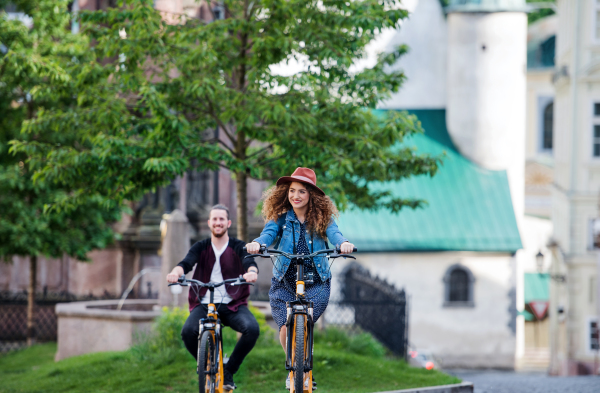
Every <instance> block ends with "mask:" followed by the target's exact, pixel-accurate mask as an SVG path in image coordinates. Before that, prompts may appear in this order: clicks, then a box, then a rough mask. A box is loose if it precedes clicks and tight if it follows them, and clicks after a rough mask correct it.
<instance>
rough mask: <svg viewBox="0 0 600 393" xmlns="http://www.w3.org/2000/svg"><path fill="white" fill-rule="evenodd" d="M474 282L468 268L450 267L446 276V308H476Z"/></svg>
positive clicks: (458, 265)
mask: <svg viewBox="0 0 600 393" xmlns="http://www.w3.org/2000/svg"><path fill="white" fill-rule="evenodd" d="M474 282H475V278H474V277H473V274H472V273H471V271H470V270H469V269H468V268H467V267H466V266H463V265H460V264H455V265H452V266H450V267H449V268H448V270H447V271H446V274H445V275H444V285H445V288H446V290H445V298H444V307H474V306H475V303H474V302H473V283H474Z"/></svg>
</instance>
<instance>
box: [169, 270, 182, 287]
mask: <svg viewBox="0 0 600 393" xmlns="http://www.w3.org/2000/svg"><path fill="white" fill-rule="evenodd" d="M181 276H183V268H182V267H181V266H175V267H174V268H173V270H171V273H169V274H167V282H168V283H169V284H174V283H176V282H177V280H178V279H179V277H181Z"/></svg>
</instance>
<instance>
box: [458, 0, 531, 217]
mask: <svg viewBox="0 0 600 393" xmlns="http://www.w3.org/2000/svg"><path fill="white" fill-rule="evenodd" d="M446 12H447V20H448V49H447V53H448V64H447V78H446V80H447V87H446V92H447V93H446V95H447V102H446V108H447V112H446V120H447V124H448V131H449V132H450V135H451V137H452V139H453V141H454V143H455V144H456V146H457V147H458V149H459V150H460V152H461V153H462V154H463V155H464V156H466V157H468V158H469V159H471V160H472V161H474V162H476V163H477V164H479V165H481V166H482V167H484V168H487V169H493V170H506V171H507V173H508V181H509V184H510V191H511V196H512V201H513V206H514V210H515V215H516V217H517V222H518V224H519V227H521V222H522V217H523V211H524V162H525V126H526V111H525V97H526V96H525V88H526V63H527V59H526V42H527V39H526V38H527V16H526V14H525V1H524V0H450V5H449V7H447V8H446Z"/></svg>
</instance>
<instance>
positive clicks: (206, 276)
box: [167, 205, 259, 390]
mask: <svg viewBox="0 0 600 393" xmlns="http://www.w3.org/2000/svg"><path fill="white" fill-rule="evenodd" d="M230 226H231V220H230V219H229V209H227V207H225V206H223V205H215V206H213V207H212V209H211V210H210V214H209V218H208V227H209V228H210V231H211V233H212V235H211V237H210V239H205V240H202V241H199V242H197V243H196V244H194V245H193V246H192V248H191V249H190V251H189V252H188V254H187V255H186V257H185V258H184V259H183V261H181V262H180V263H179V264H178V265H177V266H175V268H173V270H172V271H171V273H169V274H168V275H167V281H168V282H169V283H175V282H177V279H178V278H179V277H181V276H182V275H184V274H186V273H188V272H190V271H191V270H192V269H193V268H194V265H196V270H195V271H194V274H193V278H194V279H196V280H199V281H202V282H210V281H212V282H221V281H223V280H227V279H230V278H237V277H239V276H240V275H243V276H244V278H245V279H246V281H248V282H255V281H256V279H257V278H258V267H257V266H256V262H254V260H253V259H247V260H245V261H244V256H245V255H248V254H247V253H246V252H245V251H243V247H244V246H245V245H246V243H245V242H243V241H241V240H238V239H235V238H230V237H229V235H228V233H227V230H228V228H229V227H230ZM249 295H250V290H249V287H248V286H247V285H242V286H236V287H231V286H229V285H223V286H221V287H218V288H216V289H215V294H214V303H215V305H216V307H217V310H218V312H219V316H220V318H221V321H222V322H223V324H224V325H225V326H229V327H231V328H232V329H233V330H235V331H237V332H240V333H241V334H242V337H241V338H240V339H239V340H238V342H237V344H236V346H235V349H234V350H233V353H232V354H231V357H230V358H229V361H228V362H227V364H226V365H225V366H224V372H223V374H224V375H223V377H224V383H223V388H224V389H225V390H233V389H235V384H234V383H233V375H234V374H235V373H236V372H237V370H238V369H239V368H240V365H241V364H242V361H243V360H244V358H245V357H246V355H248V353H249V352H250V351H251V350H252V348H253V347H254V344H255V343H256V340H257V339H258V334H259V328H258V322H256V318H254V315H252V313H251V312H250V310H248V296H249ZM198 297H199V298H200V299H201V302H200V304H199V303H198V300H197V298H196V294H195V293H193V291H192V290H190V294H189V303H190V316H189V317H188V319H187V320H186V321H185V324H184V325H183V329H182V331H181V338H182V339H183V342H184V344H185V346H186V348H187V350H188V351H189V352H190V353H191V354H192V356H194V358H196V357H197V354H198V334H199V322H200V319H201V318H206V314H207V304H208V303H209V300H210V292H208V290H207V289H206V288H202V289H201V290H200V293H199V296H198Z"/></svg>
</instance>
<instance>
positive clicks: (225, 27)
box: [16, 0, 439, 239]
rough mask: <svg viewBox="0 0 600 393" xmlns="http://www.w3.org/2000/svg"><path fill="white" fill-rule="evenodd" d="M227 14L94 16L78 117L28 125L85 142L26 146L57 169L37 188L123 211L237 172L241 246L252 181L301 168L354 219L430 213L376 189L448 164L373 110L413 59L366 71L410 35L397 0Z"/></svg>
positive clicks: (245, 2) (271, 3)
mask: <svg viewBox="0 0 600 393" xmlns="http://www.w3.org/2000/svg"><path fill="white" fill-rule="evenodd" d="M206 4H208V5H209V8H208V9H210V7H211V6H212V5H214V2H206ZM221 4H222V5H223V7H224V10H225V12H224V16H225V18H224V19H221V20H214V21H213V22H212V23H207V22H205V21H203V20H200V19H193V18H188V17H185V16H178V15H165V14H164V13H163V14H161V13H160V12H158V11H156V10H155V9H154V8H153V1H151V0H132V1H127V2H126V4H125V5H123V3H122V2H121V3H120V6H119V7H117V8H112V9H107V10H104V11H99V12H88V13H82V14H81V21H82V29H83V30H82V32H83V34H85V35H86V36H89V38H90V40H92V41H93V42H94V46H93V48H91V50H90V52H92V53H93V55H94V56H95V58H96V59H97V60H96V61H93V62H85V63H81V64H80V67H79V68H78V69H77V70H76V73H74V74H73V78H74V79H76V81H77V82H76V85H77V89H78V90H77V107H76V108H68V109H60V108H56V109H53V110H47V111H45V112H44V113H43V114H41V115H40V116H38V117H37V118H36V119H35V120H33V121H29V122H28V123H27V124H26V126H25V127H24V132H25V133H27V134H35V133H39V132H45V131H47V130H61V129H77V131H78V134H77V135H78V139H77V140H76V141H74V143H71V144H61V146H56V145H51V144H48V143H41V142H39V141H28V142H27V143H24V142H23V143H18V144H17V145H16V148H17V149H18V150H19V151H22V152H26V153H27V154H29V155H30V156H32V157H37V158H36V159H42V158H43V160H44V165H45V166H44V168H43V170H41V171H39V173H38V174H37V176H39V177H40V178H44V179H45V180H46V181H57V182H59V183H62V184H67V185H68V186H69V187H70V188H73V189H74V190H75V192H73V193H72V194H71V196H70V197H71V199H72V201H77V200H78V198H83V197H86V196H87V195H88V194H89V193H90V192H92V193H97V194H99V195H102V196H103V197H105V198H107V199H110V200H113V201H123V200H135V199H136V198H139V197H140V195H141V194H142V193H144V192H146V191H147V190H149V189H151V188H153V187H156V186H159V185H161V184H165V183H166V182H168V181H170V180H171V179H173V178H174V177H175V176H177V175H181V174H183V173H184V172H185V171H186V170H188V169H190V168H192V167H195V168H200V169H210V170H213V169H216V168H217V167H223V168H226V169H228V170H230V171H231V172H232V174H233V176H234V177H235V180H236V183H237V195H238V206H237V211H238V226H237V227H238V234H237V236H238V237H239V238H241V239H246V238H247V232H246V231H247V202H246V201H247V196H246V182H247V179H248V178H254V179H263V180H274V179H276V178H278V177H279V176H281V175H284V174H290V173H291V172H292V171H293V170H294V169H295V168H296V167H297V166H306V167H311V168H314V169H315V171H316V172H317V175H318V176H319V179H320V182H321V184H324V185H325V186H324V187H325V191H326V192H327V193H328V195H330V196H331V197H332V198H333V199H334V200H335V201H336V202H337V204H338V206H339V207H341V208H342V209H344V208H346V207H348V206H349V205H354V206H357V207H359V208H361V209H378V208H387V209H390V210H392V211H394V212H397V211H399V210H400V209H401V208H402V207H404V206H410V207H413V208H415V207H418V206H420V205H421V204H422V201H420V200H412V199H401V198H395V197H392V196H391V195H390V194H389V193H388V192H387V191H385V190H381V189H378V188H376V187H372V184H373V183H376V182H384V181H390V180H398V179H402V178H406V177H409V176H412V175H420V174H428V175H433V174H434V173H435V172H436V170H437V166H438V163H439V159H438V158H436V157H429V156H426V155H420V154H417V152H415V151H414V150H413V149H411V148H405V147H402V146H401V144H400V142H402V140H403V138H405V137H407V136H410V135H411V134H414V133H416V132H421V128H420V123H419V122H418V120H417V119H416V118H415V117H413V116H410V115H408V114H406V113H396V112H390V113H387V114H384V115H381V116H378V115H376V114H374V113H373V111H371V110H370V109H373V108H375V107H376V106H377V104H378V103H380V102H381V101H382V100H384V99H386V98H388V97H389V95H390V94H391V93H392V92H396V91H397V90H398V89H399V87H400V86H401V84H402V82H403V80H404V79H405V77H404V75H403V73H402V72H400V71H396V70H395V69H394V68H391V67H390V66H391V65H392V64H394V63H395V62H396V60H397V59H398V58H399V57H400V56H401V55H402V54H403V53H404V52H405V51H406V48H405V47H399V48H396V49H394V50H393V51H391V52H389V53H383V54H381V55H380V56H379V57H378V59H377V61H376V63H375V64H374V65H372V67H370V68H365V69H358V68H356V66H355V64H356V62H357V60H360V59H364V58H365V56H366V47H367V45H368V44H369V43H371V42H372V41H373V40H374V38H375V37H376V34H377V33H378V32H380V31H381V30H382V29H386V28H397V27H398V24H399V22H400V21H401V20H402V19H403V18H405V17H406V16H407V12H406V11H405V10H402V9H398V8H396V6H395V1H392V0H360V1H358V0H357V1H348V2H343V1H339V0H324V1H323V0H255V1H250V0H226V1H223V2H221ZM211 12H212V11H211ZM213 16H214V15H213ZM285 62H288V63H290V64H292V63H296V64H303V65H305V66H302V67H300V68H299V71H298V72H296V73H294V74H292V75H288V74H282V73H277V72H275V71H274V70H275V68H274V65H276V64H281V63H285ZM217 127H218V130H219V132H220V133H221V137H220V138H215V136H214V130H215V129H216V128H217ZM58 168H60V170H59V169H58ZM86 174H93V176H90V175H86ZM65 203H68V202H65Z"/></svg>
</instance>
